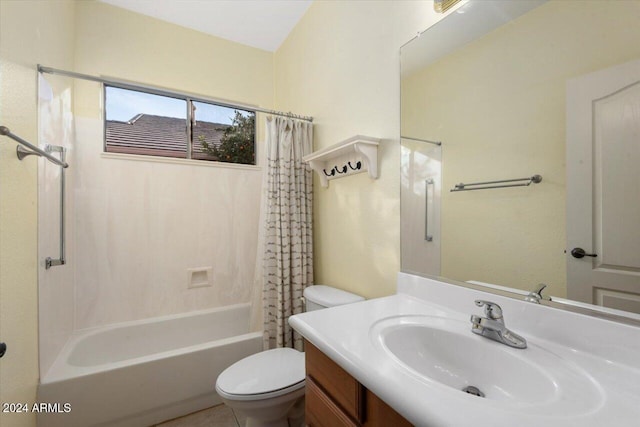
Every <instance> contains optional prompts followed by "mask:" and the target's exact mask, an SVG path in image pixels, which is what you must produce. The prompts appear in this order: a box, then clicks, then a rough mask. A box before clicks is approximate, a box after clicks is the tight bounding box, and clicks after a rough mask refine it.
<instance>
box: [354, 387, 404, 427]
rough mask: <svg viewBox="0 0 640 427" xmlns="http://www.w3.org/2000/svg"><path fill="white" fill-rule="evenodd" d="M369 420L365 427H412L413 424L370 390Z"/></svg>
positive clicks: (367, 400) (368, 401)
mask: <svg viewBox="0 0 640 427" xmlns="http://www.w3.org/2000/svg"><path fill="white" fill-rule="evenodd" d="M366 393H367V394H366V408H367V418H366V420H367V421H366V422H365V423H364V424H363V426H364V427H391V426H393V427H411V426H412V424H411V423H410V422H409V421H407V420H406V419H404V417H403V416H402V415H400V414H398V413H397V412H396V411H395V410H394V409H393V408H392V407H391V406H389V405H387V404H386V403H384V401H382V399H380V398H379V397H378V396H376V395H375V394H373V393H371V392H370V391H369V390H367V392H366Z"/></svg>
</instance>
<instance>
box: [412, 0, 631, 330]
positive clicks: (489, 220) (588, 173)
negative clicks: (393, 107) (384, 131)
mask: <svg viewBox="0 0 640 427" xmlns="http://www.w3.org/2000/svg"><path fill="white" fill-rule="evenodd" d="M638 40H640V2H638V1H616V2H603V1H597V0H596V1H588V0H566V1H553V0H552V1H538V0H520V1H489V0H470V1H468V2H466V3H464V4H462V5H461V6H460V7H458V8H457V9H456V10H455V11H453V12H452V13H450V14H449V15H448V16H447V17H445V18H444V19H443V20H441V21H440V22H438V23H437V24H435V25H434V26H432V27H430V28H429V29H428V30H426V31H425V32H423V33H422V34H421V35H419V36H418V37H416V38H415V39H413V40H411V41H410V42H409V43H407V44H405V45H404V46H403V47H402V48H401V55H400V56H401V96H402V98H401V99H402V101H401V133H402V137H401V142H402V148H401V150H402V153H401V189H402V190H401V243H402V244H401V247H402V252H401V260H402V270H403V271H405V272H411V273H418V274H422V275H429V276H440V277H443V278H447V279H452V281H456V282H466V283H473V284H477V285H480V286H488V287H489V288H491V289H495V290H497V291H508V292H510V293H511V294H512V295H514V294H515V295H519V296H520V297H523V296H527V295H528V294H529V293H530V292H531V291H532V290H534V289H536V288H537V287H538V286H539V284H546V285H547V287H546V289H544V291H542V292H541V295H542V297H543V300H542V302H543V303H544V300H545V299H548V298H549V297H550V298H551V299H552V301H554V302H555V303H560V304H565V305H570V306H574V307H575V306H579V307H585V308H587V309H595V310H599V311H602V312H605V313H612V314H613V315H620V314H624V315H626V316H628V317H632V318H636V319H640V43H638ZM438 142H441V145H438V144H437V143H438ZM534 176H540V178H541V181H540V182H538V183H536V181H537V180H538V178H534ZM516 179H517V180H516ZM496 181H504V182H496ZM496 187H499V188H496ZM565 251H566V252H565ZM572 253H573V254H572ZM592 255H593V256H592ZM534 297H535V295H534ZM550 305H556V304H550ZM592 305H595V306H599V307H602V308H596V307H594V306H592Z"/></svg>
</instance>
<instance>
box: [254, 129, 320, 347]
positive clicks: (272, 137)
mask: <svg viewBox="0 0 640 427" xmlns="http://www.w3.org/2000/svg"><path fill="white" fill-rule="evenodd" d="M266 125H267V126H266V128H267V182H266V192H265V197H266V198H267V200H266V209H267V210H266V214H265V216H266V222H265V231H264V233H265V242H264V256H263V257H264V258H263V275H264V288H263V289H264V290H263V310H264V347H265V349H269V348H275V347H293V348H295V349H297V350H302V339H301V338H300V336H299V335H298V334H297V333H296V332H295V331H294V330H293V329H292V328H291V326H289V323H288V319H289V316H291V315H293V314H298V313H302V311H303V305H302V299H301V298H302V293H303V291H304V289H305V288H306V287H307V286H309V285H311V284H313V216H312V215H313V176H312V172H311V168H310V167H309V165H308V164H307V163H306V162H304V161H303V160H302V157H303V156H305V155H307V154H309V153H311V152H312V151H313V145H312V144H313V125H312V124H311V123H308V122H303V121H300V120H292V119H286V118H282V117H272V118H267V123H266Z"/></svg>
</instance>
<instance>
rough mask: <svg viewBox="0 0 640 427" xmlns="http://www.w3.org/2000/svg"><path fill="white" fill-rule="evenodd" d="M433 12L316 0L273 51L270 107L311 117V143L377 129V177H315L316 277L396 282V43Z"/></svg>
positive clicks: (339, 282) (383, 286)
mask: <svg viewBox="0 0 640 427" xmlns="http://www.w3.org/2000/svg"><path fill="white" fill-rule="evenodd" d="M440 18H441V15H437V14H436V13H435V12H434V11H433V2H432V1H344V2H342V1H316V2H314V3H313V4H312V5H311V7H310V8H309V10H308V11H307V13H306V14H305V16H304V17H303V18H302V20H301V22H300V23H299V24H298V25H297V26H296V28H295V29H294V30H293V32H292V33H291V34H290V36H289V37H288V38H287V40H286V41H285V42H284V44H283V45H282V46H281V47H280V49H279V50H278V51H277V52H276V56H275V67H276V73H275V82H276V84H275V91H276V107H277V108H278V109H281V110H285V111H289V110H291V111H295V112H297V113H300V114H308V115H311V116H313V117H314V123H315V128H314V144H315V149H316V150H318V149H321V148H324V147H328V146H330V145H332V144H335V143H337V142H339V141H342V140H344V139H347V138H349V137H351V136H353V135H356V134H361V135H370V136H373V137H378V138H382V143H381V144H380V149H379V152H378V156H379V171H380V178H379V179H378V180H375V181H373V180H371V179H369V178H368V176H367V174H358V175H353V176H350V177H346V178H343V179H337V180H333V181H331V184H330V185H329V188H328V189H324V188H322V187H320V185H319V182H318V180H317V179H316V180H315V189H314V203H315V207H314V216H315V218H314V239H315V242H314V250H315V276H316V283H322V284H327V285H332V286H337V287H339V288H342V289H346V290H349V291H352V292H355V293H358V294H361V295H363V296H365V297H369V298H370V297H377V296H383V295H388V294H391V293H394V292H395V286H396V274H397V272H398V271H399V269H400V213H399V206H400V181H399V169H400V157H399V156H400V143H399V135H400V76H399V71H400V60H399V52H400V46H401V45H402V44H404V43H405V42H407V41H408V40H409V39H411V38H412V37H414V36H415V35H416V34H417V32H418V31H421V30H424V29H426V28H427V27H428V26H429V25H431V24H432V23H434V22H436V21H437V20H439V19H440Z"/></svg>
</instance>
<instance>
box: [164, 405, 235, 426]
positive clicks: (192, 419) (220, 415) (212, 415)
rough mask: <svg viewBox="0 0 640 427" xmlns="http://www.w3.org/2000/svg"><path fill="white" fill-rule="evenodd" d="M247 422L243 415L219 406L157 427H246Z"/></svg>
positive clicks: (224, 406)
mask: <svg viewBox="0 0 640 427" xmlns="http://www.w3.org/2000/svg"><path fill="white" fill-rule="evenodd" d="M245 421H246V419H245V417H244V416H243V415H241V414H236V413H234V412H233V410H232V409H231V408H229V407H228V406H226V405H218V406H214V407H212V408H208V409H203V410H202V411H199V412H194V413H193V414H189V415H185V416H184V417H180V418H176V419H173V420H170V421H166V422H164V423H162V424H157V425H156V426H155V427H244V425H245Z"/></svg>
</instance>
